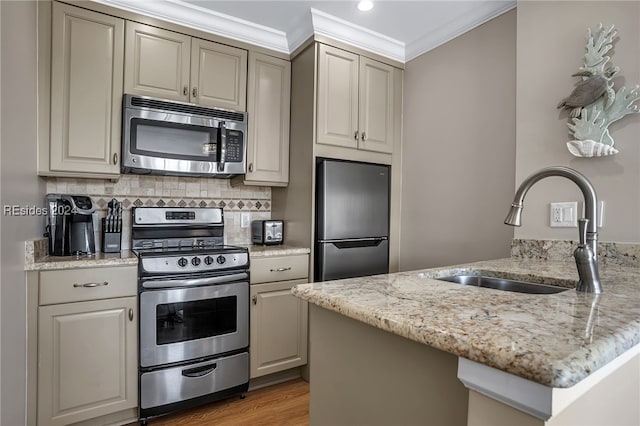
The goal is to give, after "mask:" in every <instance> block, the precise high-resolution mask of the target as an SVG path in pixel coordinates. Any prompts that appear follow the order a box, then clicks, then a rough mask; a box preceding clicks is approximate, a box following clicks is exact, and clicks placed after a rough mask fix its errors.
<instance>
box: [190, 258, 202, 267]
mask: <svg viewBox="0 0 640 426" xmlns="http://www.w3.org/2000/svg"><path fill="white" fill-rule="evenodd" d="M191 264H192V265H193V266H199V265H200V258H199V257H194V258H193V259H191Z"/></svg>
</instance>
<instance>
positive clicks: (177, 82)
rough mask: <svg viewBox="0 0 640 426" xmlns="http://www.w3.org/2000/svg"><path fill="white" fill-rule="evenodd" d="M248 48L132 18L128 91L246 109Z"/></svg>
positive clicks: (128, 40)
mask: <svg viewBox="0 0 640 426" xmlns="http://www.w3.org/2000/svg"><path fill="white" fill-rule="evenodd" d="M246 85H247V51H246V50H243V49H238V48H235V47H231V46H226V45H223V44H219V43H214V42H211V41H207V40H202V39H199V38H195V37H190V36H188V35H184V34H181V33H177V32H173V31H168V30H164V29H161V28H157V27H152V26H149V25H144V24H140V23H137V22H132V21H127V23H126V37H125V59H124V92H125V93H127V94H137V95H143V96H152V97H156V98H162V99H172V100H176V101H182V102H191V103H195V104H199V105H203V106H212V107H220V108H227V109H232V110H237V111H245V110H246V105H247V104H246V95H247V87H246Z"/></svg>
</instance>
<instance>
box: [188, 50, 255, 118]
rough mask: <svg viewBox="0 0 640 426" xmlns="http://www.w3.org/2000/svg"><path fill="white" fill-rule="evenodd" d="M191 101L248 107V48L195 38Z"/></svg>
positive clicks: (222, 105) (220, 105)
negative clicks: (238, 47)
mask: <svg viewBox="0 0 640 426" xmlns="http://www.w3.org/2000/svg"><path fill="white" fill-rule="evenodd" d="M191 43H192V46H191V102H194V103H197V104H199V105H206V106H213V107H220V108H227V109H232V110H236V111H246V108H247V100H246V99H247V51H246V50H242V49H237V48H235V47H230V46H225V45H222V44H218V43H213V42H211V41H206V40H200V39H197V38H194V39H193V40H192V42H191Z"/></svg>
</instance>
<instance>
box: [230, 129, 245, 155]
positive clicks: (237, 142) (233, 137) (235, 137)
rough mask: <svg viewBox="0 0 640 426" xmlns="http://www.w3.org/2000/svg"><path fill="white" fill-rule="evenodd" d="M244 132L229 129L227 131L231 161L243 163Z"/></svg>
mask: <svg viewBox="0 0 640 426" xmlns="http://www.w3.org/2000/svg"><path fill="white" fill-rule="evenodd" d="M243 145H244V144H243V141H242V132H238V131H236V130H229V131H228V132H227V158H226V161H228V162H230V163H241V162H242V161H243V160H244V159H243V155H242V154H243V151H244V150H243Z"/></svg>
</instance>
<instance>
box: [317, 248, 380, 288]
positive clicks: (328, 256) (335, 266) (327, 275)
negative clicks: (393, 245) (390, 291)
mask: <svg viewBox="0 0 640 426" xmlns="http://www.w3.org/2000/svg"><path fill="white" fill-rule="evenodd" d="M316 253H317V258H316V265H315V266H316V268H315V281H329V280H339V279H343V278H354V277H363V276H366V275H376V274H386V273H388V272H389V241H388V240H387V239H386V238H370V239H363V240H351V241H334V242H325V243H318V244H317V246H316Z"/></svg>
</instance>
